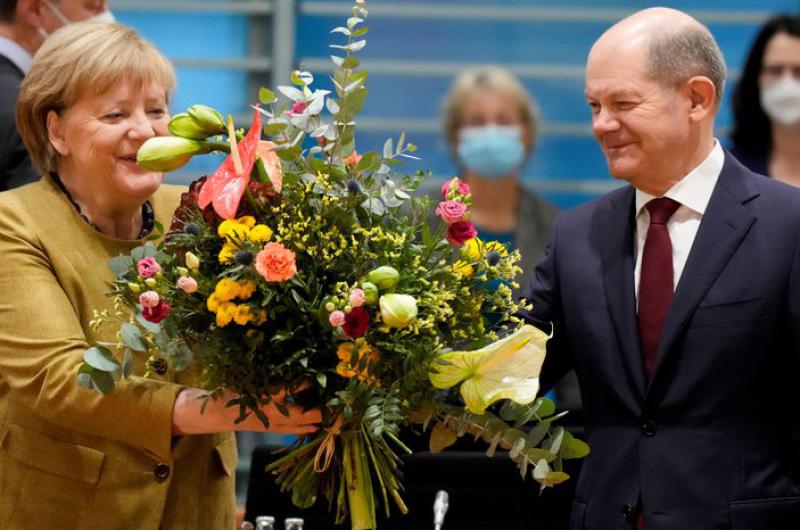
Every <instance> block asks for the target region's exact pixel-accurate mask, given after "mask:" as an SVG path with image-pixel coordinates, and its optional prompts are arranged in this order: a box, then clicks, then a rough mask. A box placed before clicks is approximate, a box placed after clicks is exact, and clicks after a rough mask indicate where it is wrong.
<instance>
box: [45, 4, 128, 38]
mask: <svg viewBox="0 0 800 530" xmlns="http://www.w3.org/2000/svg"><path fill="white" fill-rule="evenodd" d="M39 11H40V16H41V21H42V25H41V26H40V27H39V34H40V35H41V36H42V38H44V39H46V38H47V37H48V36H50V34H51V33H52V32H54V31H55V30H57V29H59V28H62V27H64V26H66V25H67V24H71V23H73V22H81V21H83V22H106V23H109V24H110V23H112V22H114V21H115V19H114V14H113V13H111V10H110V9H108V8H107V6H106V2H105V0H42V2H41V8H40V10H39Z"/></svg>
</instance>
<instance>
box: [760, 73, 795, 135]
mask: <svg viewBox="0 0 800 530" xmlns="http://www.w3.org/2000/svg"><path fill="white" fill-rule="evenodd" d="M761 107H762V108H763V109H764V112H765V113H766V114H767V116H769V118H770V119H771V120H772V121H776V122H778V123H781V124H783V125H797V124H799V123H800V81H797V80H796V79H794V78H792V77H788V76H783V77H781V78H780V79H779V80H777V81H775V82H774V83H772V84H771V85H769V86H767V87H765V88H762V89H761Z"/></svg>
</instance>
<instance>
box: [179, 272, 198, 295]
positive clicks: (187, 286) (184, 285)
mask: <svg viewBox="0 0 800 530" xmlns="http://www.w3.org/2000/svg"><path fill="white" fill-rule="evenodd" d="M175 285H177V286H178V289H180V290H181V291H183V292H184V293H186V294H192V293H194V292H197V280H195V279H194V278H192V277H191V276H181V277H180V278H178V281H177V282H176V284H175Z"/></svg>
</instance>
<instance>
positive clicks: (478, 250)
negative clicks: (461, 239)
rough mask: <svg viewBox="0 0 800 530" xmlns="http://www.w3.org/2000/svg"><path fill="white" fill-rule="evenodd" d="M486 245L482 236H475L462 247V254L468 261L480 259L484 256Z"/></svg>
mask: <svg viewBox="0 0 800 530" xmlns="http://www.w3.org/2000/svg"><path fill="white" fill-rule="evenodd" d="M483 253H484V245H483V241H481V240H480V238H477V237H473V238H472V239H470V240H469V241H467V242H466V243H464V246H463V247H461V255H462V256H464V258H466V259H467V260H468V261H478V260H479V259H481V258H482V257H483Z"/></svg>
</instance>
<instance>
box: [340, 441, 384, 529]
mask: <svg viewBox="0 0 800 530" xmlns="http://www.w3.org/2000/svg"><path fill="white" fill-rule="evenodd" d="M342 445H343V452H344V459H343V460H344V462H343V463H344V479H345V484H346V486H347V503H348V505H349V507H350V523H351V528H352V530H370V529H373V528H377V521H376V518H375V497H374V494H373V491H372V478H371V477H370V471H369V463H368V456H367V451H366V448H365V447H364V440H363V439H362V437H361V433H360V432H358V431H348V432H345V433H342Z"/></svg>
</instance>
